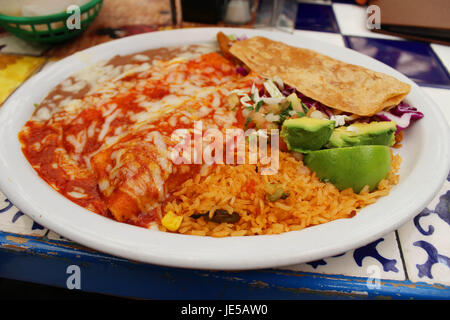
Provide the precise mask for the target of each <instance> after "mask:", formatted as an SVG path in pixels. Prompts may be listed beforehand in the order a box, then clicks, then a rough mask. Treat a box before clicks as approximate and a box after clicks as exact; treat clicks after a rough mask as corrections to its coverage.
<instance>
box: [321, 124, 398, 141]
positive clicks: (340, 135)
mask: <svg viewBox="0 0 450 320" xmlns="http://www.w3.org/2000/svg"><path fill="white" fill-rule="evenodd" d="M396 130H397V126H396V124H395V122H394V121H380V122H370V123H355V124H352V125H349V126H347V127H345V126H342V127H339V128H336V129H334V130H333V133H332V134H331V137H330V140H329V141H328V143H327V144H326V146H325V147H326V148H342V147H351V146H358V145H383V146H392V145H393V144H394V143H395V137H394V133H395V131H396Z"/></svg>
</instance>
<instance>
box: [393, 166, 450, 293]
mask: <svg viewBox="0 0 450 320" xmlns="http://www.w3.org/2000/svg"><path fill="white" fill-rule="evenodd" d="M447 160H448V159H447ZM398 233H399V238H400V243H401V247H402V251H403V256H404V258H405V266H406V270H407V274H408V277H409V279H410V280H411V281H413V282H426V283H439V284H445V285H447V286H448V285H450V241H449V238H448V235H449V234H450V174H449V176H448V177H447V181H446V182H445V183H444V185H443V186H442V188H441V191H440V192H439V194H438V195H437V196H436V197H435V198H434V199H433V201H431V203H430V204H429V205H428V206H427V208H425V209H424V210H423V211H422V212H421V213H419V214H418V215H417V216H416V217H415V218H414V219H413V220H412V221H410V222H409V223H407V224H405V225H404V226H402V227H401V228H400V229H399V230H398Z"/></svg>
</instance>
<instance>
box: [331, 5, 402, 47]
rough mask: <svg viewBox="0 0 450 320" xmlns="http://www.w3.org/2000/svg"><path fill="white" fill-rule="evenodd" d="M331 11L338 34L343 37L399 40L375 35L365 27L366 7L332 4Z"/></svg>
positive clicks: (378, 34)
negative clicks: (335, 21) (337, 27)
mask: <svg viewBox="0 0 450 320" xmlns="http://www.w3.org/2000/svg"><path fill="white" fill-rule="evenodd" d="M333 11H334V14H335V16H336V20H337V22H338V25H339V29H340V32H341V33H342V34H344V35H352V36H362V37H372V38H384V39H400V38H397V37H393V36H388V35H384V34H380V33H375V32H372V31H370V30H368V29H367V27H366V18H367V13H366V7H363V6H356V5H351V4H342V3H334V4H333Z"/></svg>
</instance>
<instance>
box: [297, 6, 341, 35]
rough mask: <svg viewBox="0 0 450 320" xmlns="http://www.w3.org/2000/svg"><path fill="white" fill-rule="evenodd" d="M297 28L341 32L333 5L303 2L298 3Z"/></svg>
mask: <svg viewBox="0 0 450 320" xmlns="http://www.w3.org/2000/svg"><path fill="white" fill-rule="evenodd" d="M295 29H302V30H314V31H326V32H339V28H338V24H337V22H336V17H335V16H334V12H333V8H332V6H330V5H323V4H313V3H303V2H300V3H299V4H298V9H297V20H296V22H295Z"/></svg>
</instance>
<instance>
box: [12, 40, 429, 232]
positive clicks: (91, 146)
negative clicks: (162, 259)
mask: <svg viewBox="0 0 450 320" xmlns="http://www.w3.org/2000/svg"><path fill="white" fill-rule="evenodd" d="M217 39H218V42H217V43H214V44H211V43H205V44H196V45H189V46H183V47H167V48H158V49H151V50H147V51H144V52H139V53H135V54H131V55H128V56H116V57H113V58H112V59H110V60H109V61H104V62H100V63H96V64H94V65H92V66H89V67H87V68H86V69H84V70H81V71H79V72H78V73H76V74H74V75H73V76H71V77H69V78H67V79H65V80H64V81H63V82H61V83H60V84H59V85H57V86H56V87H55V88H54V89H53V90H52V91H51V92H50V93H49V94H48V95H47V97H46V98H45V99H44V100H43V101H41V102H40V103H39V104H38V105H36V110H35V111H34V113H33V115H32V117H31V119H30V120H29V121H28V122H27V123H26V124H25V125H24V127H23V128H22V131H21V132H20V133H19V139H20V141H21V144H22V151H23V153H24V155H25V157H26V158H27V160H28V161H29V163H30V164H31V166H32V167H33V168H34V170H35V171H36V173H37V174H38V175H39V176H40V177H41V178H42V179H44V180H45V181H46V182H47V183H48V184H49V185H50V186H51V187H52V188H53V189H55V190H56V191H57V192H59V193H60V194H62V195H63V196H65V197H66V198H68V199H69V200H71V201H73V202H75V203H76V204H78V205H80V206H82V207H84V208H86V209H88V210H90V211H93V212H95V213H98V214H101V215H103V216H105V217H108V218H111V219H114V220H116V221H119V222H123V223H129V224H133V225H136V226H140V227H144V228H154V227H156V228H158V229H159V230H161V231H167V232H177V233H181V234H189V235H200V236H214V237H225V236H249V235H263V234H278V233H282V232H287V231H293V230H301V229H303V228H306V227H309V226H313V225H317V224H322V223H326V222H329V221H332V220H336V219H340V218H350V217H353V216H354V215H355V214H357V212H358V211H359V210H361V208H363V207H365V206H367V205H370V204H372V203H374V202H375V201H376V200H377V199H378V198H380V197H383V196H386V195H388V194H389V191H390V189H391V188H392V187H393V186H394V185H395V184H397V183H398V170H399V166H400V162H401V159H400V156H399V155H396V154H395V153H394V152H393V151H392V150H391V148H390V147H391V145H392V144H394V145H393V146H394V147H399V146H400V143H401V142H402V139H403V131H404V130H405V129H406V128H407V127H409V126H410V125H411V124H412V123H413V122H414V121H416V120H418V119H420V118H421V117H422V116H423V115H422V114H421V113H420V111H418V110H417V109H415V108H413V107H411V106H409V105H407V104H406V103H405V102H403V101H402V100H403V98H404V97H405V96H406V95H407V94H408V92H409V85H408V84H405V83H402V82H400V81H398V80H397V79H395V78H393V77H390V76H387V75H384V74H381V73H378V72H374V71H370V70H367V69H365V68H362V67H359V66H352V65H349V64H346V63H343V62H340V61H337V60H334V59H332V58H329V57H326V56H324V55H322V54H320V53H317V52H314V51H311V50H306V49H301V48H295V47H291V46H288V45H286V44H281V43H279V42H276V41H273V40H269V39H266V38H262V37H253V38H247V37H245V36H240V37H236V36H231V35H225V34H223V33H219V34H218V35H217ZM280 132H281V134H280Z"/></svg>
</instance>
